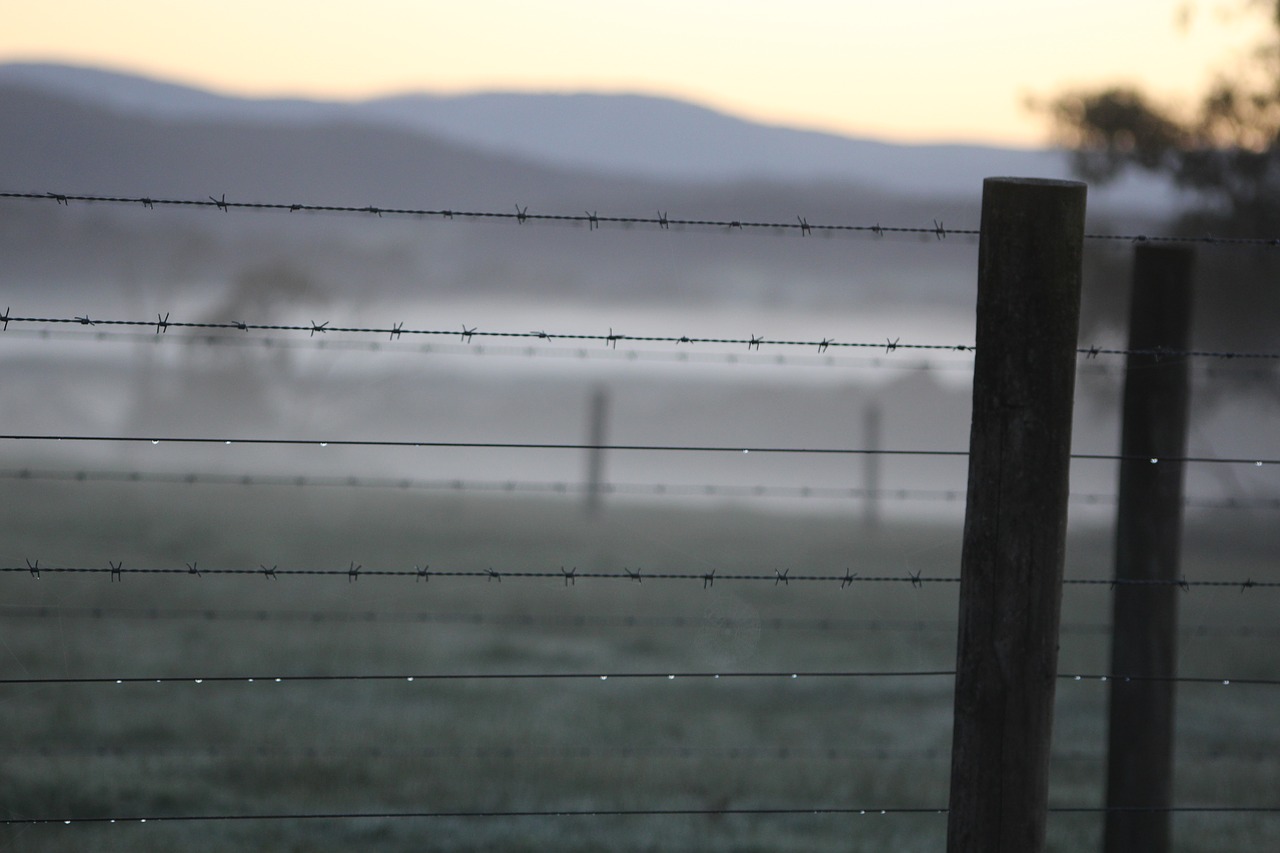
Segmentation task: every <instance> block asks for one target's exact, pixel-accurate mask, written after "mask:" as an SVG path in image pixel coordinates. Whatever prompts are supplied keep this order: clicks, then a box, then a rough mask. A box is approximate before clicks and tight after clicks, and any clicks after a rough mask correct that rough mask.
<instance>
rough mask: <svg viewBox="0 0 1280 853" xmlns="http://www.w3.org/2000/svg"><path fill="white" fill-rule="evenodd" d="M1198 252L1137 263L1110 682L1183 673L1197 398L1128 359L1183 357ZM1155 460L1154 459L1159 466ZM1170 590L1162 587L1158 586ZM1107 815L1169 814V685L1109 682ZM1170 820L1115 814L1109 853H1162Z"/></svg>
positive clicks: (1183, 381) (1182, 375) (1180, 368)
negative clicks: (1182, 602) (1183, 576)
mask: <svg viewBox="0 0 1280 853" xmlns="http://www.w3.org/2000/svg"><path fill="white" fill-rule="evenodd" d="M1193 259H1194V253H1193V251H1192V250H1191V249H1190V248H1189V247H1186V246H1150V245H1140V246H1138V247H1137V249H1136V251H1135V253H1134V264H1133V294H1132V296H1131V299H1130V303H1129V349H1130V350H1131V352H1130V354H1129V355H1128V357H1127V359H1126V363H1125V378H1124V409H1123V413H1124V414H1123V417H1124V421H1123V426H1122V427H1121V438H1120V453H1121V455H1122V456H1124V457H1125V458H1124V459H1123V460H1121V462H1120V503H1119V508H1118V510H1117V514H1116V542H1115V577H1116V580H1139V581H1157V582H1158V583H1156V584H1152V585H1124V584H1118V585H1117V586H1116V588H1115V591H1114V593H1113V599H1112V601H1113V616H1112V628H1111V637H1112V639H1111V673H1112V675H1113V676H1125V675H1142V676H1154V677H1157V678H1172V677H1173V676H1175V675H1177V668H1178V665H1177V628H1178V600H1177V596H1178V588H1177V586H1175V584H1176V582H1177V579H1178V577H1179V568H1178V564H1179V547H1180V544H1181V539H1182V485H1183V464H1182V463H1181V462H1180V461H1170V460H1173V459H1176V458H1178V457H1181V456H1185V455H1186V445H1187V407H1188V400H1189V397H1190V391H1189V388H1188V381H1187V360H1186V358H1185V357H1177V356H1175V357H1169V356H1165V357H1161V356H1160V355H1159V354H1158V353H1155V352H1150V353H1146V354H1144V353H1141V352H1132V351H1133V350H1148V351H1155V350H1175V351H1186V350H1187V348H1188V344H1189V342H1190V327H1191V269H1192V263H1193ZM1156 460H1159V461H1156ZM1159 582H1163V583H1159ZM1110 690H1111V692H1110V731H1109V735H1108V745H1107V807H1108V808H1109V809H1124V808H1133V807H1141V808H1152V809H1167V808H1169V807H1170V806H1171V805H1172V804H1173V718H1174V684H1173V682H1172V681H1131V682H1124V681H1123V680H1122V679H1121V678H1119V677H1113V678H1112V679H1111V682H1110ZM1169 817H1170V816H1169V813H1168V812H1167V811H1136V812H1135V811H1108V812H1107V817H1106V831H1105V834H1104V835H1105V844H1104V849H1105V850H1106V851H1107V853H1120V852H1121V851H1130V850H1142V851H1145V852H1146V853H1165V851H1168V850H1169V845H1170V820H1169Z"/></svg>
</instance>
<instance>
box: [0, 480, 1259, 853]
mask: <svg viewBox="0 0 1280 853" xmlns="http://www.w3.org/2000/svg"><path fill="white" fill-rule="evenodd" d="M0 502H2V503H3V505H4V506H5V507H6V511H5V515H4V530H3V533H2V538H0V542H3V544H2V545H0V549H2V554H0V556H2V560H0V562H2V563H3V565H6V566H25V565H26V563H25V561H26V560H32V561H34V560H36V559H39V560H40V565H41V566H43V567H49V566H59V565H61V566H77V565H79V566H95V567H100V568H106V566H107V561H108V560H116V561H121V560H123V561H124V566H125V568H126V569H131V568H142V567H162V566H163V567H175V566H176V567H182V566H183V565H184V564H185V563H189V562H193V561H194V562H198V567H200V568H215V567H225V568H249V569H253V568H257V567H258V565H259V564H263V563H265V564H266V566H267V567H270V566H272V565H278V566H279V567H280V569H281V570H286V569H298V568H324V569H332V570H346V569H347V567H348V565H349V564H350V563H351V562H353V561H354V562H355V563H358V564H362V565H363V566H364V567H365V569H366V570H369V569H375V568H388V569H411V568H413V567H414V566H421V565H426V564H430V566H431V569H432V571H445V570H450V569H453V570H463V571H484V570H485V569H487V568H494V569H495V570H497V571H499V572H502V571H513V570H520V569H534V570H542V571H552V572H557V573H558V572H559V569H560V567H561V566H564V567H566V568H572V567H576V568H577V569H578V570H579V571H580V572H588V571H591V572H599V571H610V572H617V573H620V572H621V571H622V569H623V567H627V568H630V569H632V570H636V569H640V570H642V571H643V572H644V573H646V574H649V573H658V572H662V571H672V572H681V573H697V574H702V573H708V572H710V571H711V570H713V569H714V570H716V571H717V572H718V573H719V574H726V573H731V572H746V571H751V572H759V573H761V574H767V575H773V574H774V572H775V570H788V569H789V570H790V571H791V574H792V575H796V574H801V573H805V574H825V575H830V576H832V577H838V576H841V575H843V574H844V573H845V571H846V570H849V571H851V572H856V573H858V574H860V575H863V576H867V575H887V576H894V577H902V578H906V577H907V576H908V575H909V574H911V573H915V572H921V573H922V574H923V576H925V577H929V576H943V577H954V576H956V575H957V574H958V564H959V552H960V534H959V512H958V511H957V515H956V518H955V520H954V521H953V522H951V523H943V522H936V523H930V524H924V523H906V522H898V523H894V522H892V521H885V522H883V523H882V525H881V526H880V527H879V528H878V529H876V530H874V531H873V530H868V529H866V528H864V527H863V526H861V524H860V523H859V522H858V521H857V520H856V519H857V516H858V514H857V512H856V510H850V511H849V512H848V513H846V514H842V513H841V512H839V506H838V505H835V504H833V505H831V511H830V512H827V513H816V512H815V513H809V514H799V513H789V514H770V513H764V512H760V511H752V510H751V509H750V507H748V506H746V505H743V504H738V505H729V504H717V503H711V502H707V503H704V504H698V503H696V502H689V503H686V504H682V505H666V506H664V505H657V504H651V505H646V504H640V503H633V504H624V503H614V504H611V505H609V506H608V507H607V508H606V511H605V512H604V513H603V515H602V516H601V517H599V518H598V519H595V520H589V519H587V518H586V517H585V516H584V513H583V512H582V507H581V505H580V503H578V502H576V501H573V500H570V499H555V498H545V499H529V498H525V499H517V498H514V497H509V496H500V495H488V496H476V495H444V496H441V495H435V496H432V495H423V494H407V493H399V492H392V491H378V490H364V491H359V492H357V491H356V490H344V489H318V488H311V489H303V488H286V487H256V488H245V487H236V486H195V487H193V486H182V485H159V486H157V485H148V486H140V485H130V484H102V483H39V482H17V481H9V482H5V483H2V484H0ZM851 518H852V519H855V520H852V521H851V520H850V519H851ZM1275 553H1277V549H1276V532H1275V530H1274V525H1269V524H1268V523H1267V520H1266V519H1265V518H1263V517H1260V516H1253V515H1249V514H1247V513H1243V512H1235V513H1225V512H1218V513H1212V514H1205V515H1203V516H1201V517H1194V518H1192V519H1190V520H1189V529H1188V535H1187V547H1186V551H1185V564H1184V570H1185V573H1186V575H1187V576H1188V577H1190V578H1206V579H1208V578H1241V579H1243V578H1252V579H1253V580H1263V579H1270V580H1274V579H1276V571H1275V565H1274V563H1275V560H1274V554H1275ZM1108 555H1109V533H1108V531H1107V530H1106V529H1103V528H1098V527H1088V526H1083V525H1077V526H1076V527H1075V528H1074V529H1073V533H1072V534H1071V537H1070V547H1069V553H1068V559H1067V564H1068V568H1067V573H1068V576H1074V577H1106V576H1107V575H1108V573H1109V556H1108ZM0 589H3V602H4V604H3V607H2V608H0V619H2V620H3V622H2V623H0V639H2V640H3V646H2V647H0V661H3V663H0V673H3V677H5V678H22V677H55V676H111V677H125V676H129V677H147V678H155V677H190V678H192V679H194V678H196V677H203V678H212V677H215V676H231V675H237V676H242V675H258V676H290V675H293V676H299V675H351V674H364V675H410V674H418V675H425V674H442V673H487V674H494V673H599V672H614V673H622V672H652V673H659V674H661V673H680V672H695V671H696V672H706V673H715V672H722V673H730V672H734V671H738V672H741V671H780V672H791V671H822V670H828V671H830V670H873V671H882V670H936V669H941V670H949V669H951V668H953V666H954V662H955V649H954V635H955V611H956V595H957V586H956V585H955V584H942V583H934V584H925V585H924V586H922V587H920V588H915V587H913V585H912V584H910V583H855V584H853V585H851V586H849V587H848V588H844V589H842V588H841V586H840V584H839V583H838V582H835V581H833V582H831V583H822V584H818V583H796V582H791V583H788V584H775V583H771V582H767V581H736V582H735V581H729V580H719V581H717V582H715V583H714V584H713V585H711V586H710V587H709V588H704V583H703V582H701V581H666V582H662V581H657V580H654V579H650V580H647V581H644V582H641V583H635V582H632V581H627V580H607V579H578V580H576V581H575V582H574V583H572V584H569V583H568V582H566V581H565V580H563V579H559V578H549V579H524V580H521V579H518V578H510V577H508V578H506V579H504V580H502V581H486V580H484V579H482V578H445V577H434V578H432V579H430V580H429V581H427V582H425V583H424V582H421V581H419V580H416V579H415V578H411V577H399V578H382V577H372V576H367V575H366V576H363V577H360V578H359V579H358V580H357V581H355V582H350V581H349V580H348V579H347V578H345V577H342V576H333V577H315V576H290V575H286V576H282V577H280V578H279V579H278V580H271V579H268V578H266V577H263V576H261V575H258V576H234V577H227V576H222V577H219V576H212V575H206V576H202V577H200V578H195V577H191V576H186V575H176V576H167V575H166V576H157V575H139V574H129V573H128V572H127V571H126V572H125V573H124V574H122V576H121V579H120V582H112V580H111V578H110V576H109V575H108V574H56V573H51V572H48V571H45V572H43V573H42V575H41V577H40V579H39V580H36V579H35V578H33V577H31V576H30V574H29V573H27V572H26V571H23V572H19V573H6V574H4V575H3V576H0ZM1275 596H1276V593H1275V591H1273V590H1266V589H1254V590H1250V591H1248V592H1247V593H1245V592H1241V591H1238V590H1236V589H1223V590H1207V589H1193V590H1192V591H1191V592H1189V593H1188V594H1186V595H1185V596H1183V598H1182V602H1183V610H1182V625H1183V635H1182V642H1181V667H1182V671H1183V672H1184V673H1185V674H1187V675H1212V676H1224V677H1234V678H1244V677H1250V676H1252V677H1267V678H1276V677H1280V657H1277V655H1276V654H1275V651H1274V649H1275V639H1276V636H1275V634H1274V630H1275V626H1274V619H1273V614H1274V613H1275V602H1276V598H1275ZM1109 600H1110V599H1109V592H1108V590H1107V588H1106V587H1105V586H1101V587H1084V588H1082V587H1068V588H1067V590H1066V593H1065V597H1064V616H1063V621H1064V631H1063V637H1062V653H1061V666H1060V668H1061V670H1062V671H1064V672H1070V671H1084V672H1093V673H1102V672H1105V670H1106V668H1107V649H1108V641H1107V634H1106V625H1107V623H1108V621H1109ZM951 687H952V683H951V679H950V678H947V677H911V678H907V677H903V678H816V677H811V678H805V677H800V678H796V679H791V678H785V677H781V678H753V679H734V678H721V679H714V678H711V677H699V678H676V679H668V678H665V677H661V678H653V679H617V678H615V679H611V680H609V681H607V682H604V681H601V680H599V679H598V678H593V679H580V680H511V679H506V680H461V681H438V680H422V679H418V680H415V681H413V682H409V681H407V680H392V681H354V682H353V681H343V682H294V683H290V682H288V681H286V682H284V683H280V684H276V683H275V682H274V680H270V679H269V680H267V681H255V682H254V683H247V682H244V683H223V682H217V683H214V682H209V683H201V684H197V683H195V681H194V680H192V681H191V682H189V683H178V684H173V683H167V684H162V685H156V684H137V683H134V684H122V685H114V684H87V685H41V686H30V685H25V686H24V685H10V686H3V687H0V691H3V692H2V693H0V703H2V705H3V709H4V710H3V714H4V719H5V720H6V724H5V726H4V727H3V730H2V734H0V808H2V809H3V813H4V817H5V818H9V819H13V818H32V817H53V818H63V817H94V816H112V815H121V816H126V815H137V816H143V815H150V816H153V817H159V816H165V815H245V814H300V813H313V814H314V813H326V812H330V813H331V812H342V813H359V812H365V813H368V812H401V811H417V812H422V811H425V812H455V811H485V810H489V811H523V810H589V809H618V810H631V809H692V810H726V809H729V810H732V809H752V808H784V809H791V808H799V809H807V808H848V807H855V808H863V807H866V808H870V809H881V808H888V809H892V808H915V807H927V808H933V807H937V808H942V807H945V805H946V799H947V786H948V778H949V765H948V762H949V742H950V731H951ZM1278 709H1280V703H1278V702H1277V695H1276V690H1275V688H1268V687H1263V686H1258V687H1250V686H1231V687H1224V686H1221V685H1204V686H1201V685H1184V686H1183V688H1182V689H1181V691H1180V694H1179V709H1178V714H1179V717H1178V720H1179V739H1178V750H1179V753H1178V786H1177V800H1178V802H1179V803H1180V804H1186V805H1228V806H1275V805H1277V804H1278V803H1277V801H1276V792H1277V791H1280V762H1277V760H1276V759H1275V756H1276V755H1280V727H1277V722H1280V710H1278ZM1105 715H1106V688H1105V686H1104V685H1101V684H1099V683H1097V682H1089V681H1082V682H1074V681H1064V682H1062V683H1061V684H1060V685H1059V690H1058V714H1057V722H1056V726H1055V741H1054V761H1053V768H1052V787H1051V800H1052V804H1053V805H1057V806H1096V805H1100V804H1101V802H1102V779H1103V776H1104V769H1105V764H1104V756H1103V748H1104V745H1105ZM1100 827H1101V816H1100V815H1098V814H1084V815H1068V814H1058V815H1052V816H1051V817H1050V821H1049V836H1050V848H1051V849H1053V850H1058V851H1068V850H1084V849H1097V847H1098V838H1099V833H1100ZM945 829H946V817H945V815H939V814H886V815H880V814H876V813H871V814H868V815H865V816H862V815H811V814H790V815H734V814H728V815H712V816H707V815H698V816H682V817H675V816H664V817H655V816H628V817H603V816H590V817H588V816H573V817H522V818H506V819H503V818H478V817H473V818H381V819H378V818H369V819H344V820H298V819H287V820H249V821H188V822H159V823H157V822H155V821H152V822H149V823H147V824H141V823H137V822H133V823H128V824H115V825H111V824H106V825H99V824H84V825H79V824H78V825H72V826H63V825H60V824H59V825H40V826H4V827H0V848H3V849H5V850H24V851H45V850H67V849H92V850H129V851H146V850H174V849H181V850H191V851H204V850H225V849H238V850H263V851H266V850H271V851H281V850H286V851H287V850H297V851H302V850H307V851H311V850H315V851H326V850H335V851H336V850H349V849H353V848H355V849H377V850H388V851H424V850H533V849H558V850H603V849H609V850H726V851H727V850H735V851H738V850H743V851H746V850H782V849H788V850H795V849H805V850H850V849H853V850H895V851H914V850H920V851H924V850H938V849H941V848H942V847H943V844H944V839H945ZM1278 831H1280V816H1277V815H1252V816H1250V815H1240V814H1230V815H1216V816H1206V815H1202V814H1201V815H1195V814H1189V815H1180V816H1178V817H1177V818H1176V819H1175V836H1176V838H1177V840H1178V844H1179V847H1178V849H1180V850H1222V851H1227V850H1245V849H1252V850H1260V849H1267V847H1268V844H1270V843H1273V842H1274V838H1275V836H1276V833H1277V832H1278Z"/></svg>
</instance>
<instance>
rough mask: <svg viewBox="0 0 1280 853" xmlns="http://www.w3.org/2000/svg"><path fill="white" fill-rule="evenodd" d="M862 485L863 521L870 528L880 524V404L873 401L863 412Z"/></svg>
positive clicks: (873, 528)
mask: <svg viewBox="0 0 1280 853" xmlns="http://www.w3.org/2000/svg"><path fill="white" fill-rule="evenodd" d="M862 425H863V431H864V432H865V435H864V436H863V442H862V446H863V447H865V448H866V449H867V452H866V453H864V454H862V486H863V492H864V493H865V495H866V496H865V497H864V498H863V504H862V521H863V524H865V525H866V527H867V529H868V530H875V529H876V528H878V527H879V526H880V453H879V452H878V451H879V450H880V404H879V403H875V402H871V403H868V404H867V408H866V410H865V411H864V412H863V422H862Z"/></svg>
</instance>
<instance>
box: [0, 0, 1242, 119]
mask: <svg viewBox="0 0 1280 853" xmlns="http://www.w3.org/2000/svg"><path fill="white" fill-rule="evenodd" d="M1243 2H1244V0H1200V2H1196V3H1187V2H1182V0H964V2H959V1H958V0H945V1H944V0H897V2H893V0H873V1H872V2H866V1H865V0H844V2H839V1H838V0H772V2H756V1H755V0H642V2H629V1H628V2H613V0H543V2H537V0H527V1H526V2H520V0H445V2H434V0H419V2H413V0H361V1H360V2H355V0H348V2H330V0H265V1H264V0H216V2H205V0H181V1H180V2H173V0H119V2H108V1H107V0H43V2H38V3H37V2H30V0H0V9H3V13H2V14H0V19H2V20H3V22H4V23H3V26H2V27H0V62H11V61H30V60H42V61H43V60H52V61H64V62H73V63H78V64H90V65H101V66H105V67H109V68H113V69H116V70H125V71H134V72H141V73H145V74H148V75H152V76H159V77H164V78H169V79H174V80H177V81H179V82H184V83H194V84H198V85H202V86H207V87H211V88H215V89H217V90H220V91H224V92H230V93H237V94H249V95H303V96H309V97H324V98H355V97H361V96H367V95H376V94H387V93H390V92H399V91H407V90H428V91H436V92H462V91H475V90H485V89H504V90H554V91H633V92H642V93H648V94H660V95H670V96H675V97H681V98H686V99H690V100H694V101H697V102H699V103H702V104H706V105H708V106H713V107H717V108H720V109H725V110H728V111H731V112H733V113H736V114H739V115H743V116H746V117H748V118H753V119H757V120H763V121H769V122H773V123H780V124H794V125H799V126H805V127H811V128H818V129H824V130H834V131H838V132H846V133H854V134H859V135H870V136H876V137H880V138H886V139H895V140H913V141H926V140H927V141H939V140H962V141H983V142H1001V143H1013V144H1038V143H1041V142H1044V141H1045V140H1046V138H1047V128H1046V124H1045V122H1044V120H1043V119H1042V118H1041V117H1038V116H1037V115H1035V114H1033V113H1030V112H1029V111H1028V110H1027V109H1026V108H1025V106H1024V102H1025V99H1026V98H1027V96H1048V95H1052V94H1053V93H1055V92H1057V91H1059V90H1061V89H1062V88H1064V87H1070V86H1090V85H1094V86H1096V85H1099V84H1103V83H1110V82H1117V81H1123V82H1131V83H1136V84H1140V85H1142V86H1144V87H1145V88H1147V89H1149V90H1150V91H1152V92H1154V93H1157V94H1159V95H1162V96H1164V97H1166V98H1167V99H1169V100H1170V101H1175V102H1176V101H1182V102H1185V103H1188V104H1190V103H1191V102H1193V101H1194V99H1195V97H1196V95H1197V93H1199V92H1200V91H1201V90H1202V89H1203V88H1204V86H1205V85H1206V84H1207V83H1208V82H1209V81H1210V80H1211V79H1212V75H1213V73H1214V72H1217V71H1224V70H1230V69H1231V68H1233V67H1234V66H1235V64H1236V63H1237V62H1239V60H1240V57H1241V56H1242V55H1243V54H1244V53H1245V50H1246V48H1247V46H1248V45H1250V44H1252V43H1253V42H1255V41H1256V40H1257V39H1258V37H1259V34H1260V32H1261V30H1260V24H1261V22H1260V20H1259V18H1260V16H1256V15H1255V16H1252V17H1250V16H1247V15H1242V14H1236V15H1235V16H1234V17H1231V16H1228V15H1226V14H1225V13H1224V10H1229V9H1236V10H1238V9H1240V8H1241V5H1242V3H1243ZM1187 7H1192V8H1193V9H1194V13H1193V14H1191V15H1190V20H1191V24H1190V26H1189V27H1182V26H1179V25H1178V24H1177V21H1178V20H1179V18H1180V17H1181V16H1182V15H1181V10H1183V9H1185V8H1187Z"/></svg>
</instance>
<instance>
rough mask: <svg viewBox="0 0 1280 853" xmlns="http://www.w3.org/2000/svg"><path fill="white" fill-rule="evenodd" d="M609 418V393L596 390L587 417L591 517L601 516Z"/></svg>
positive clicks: (588, 510) (587, 491) (588, 483)
mask: <svg viewBox="0 0 1280 853" xmlns="http://www.w3.org/2000/svg"><path fill="white" fill-rule="evenodd" d="M608 417H609V392H608V391H606V390H605V389H604V388H596V389H595V390H594V391H593V392H592V393H591V407H590V411H589V414H588V416H587V483H586V486H587V489H586V493H587V496H586V512H587V515H589V516H593V517H594V516H597V515H599V514H600V507H601V505H602V501H603V494H602V492H603V489H604V444H605V430H606V428H607V421H608Z"/></svg>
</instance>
